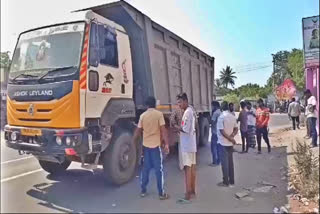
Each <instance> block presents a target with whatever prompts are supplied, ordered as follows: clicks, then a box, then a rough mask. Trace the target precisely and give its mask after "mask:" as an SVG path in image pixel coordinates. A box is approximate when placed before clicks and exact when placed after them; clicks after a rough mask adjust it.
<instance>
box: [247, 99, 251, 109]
mask: <svg viewBox="0 0 320 214" xmlns="http://www.w3.org/2000/svg"><path fill="white" fill-rule="evenodd" d="M251 108H252V104H251V103H250V102H249V101H247V109H248V110H250V109H251Z"/></svg>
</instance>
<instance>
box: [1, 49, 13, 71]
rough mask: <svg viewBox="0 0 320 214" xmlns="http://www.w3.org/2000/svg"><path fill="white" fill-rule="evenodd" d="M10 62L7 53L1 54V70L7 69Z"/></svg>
mask: <svg viewBox="0 0 320 214" xmlns="http://www.w3.org/2000/svg"><path fill="white" fill-rule="evenodd" d="M10 63H11V60H10V56H9V51H7V52H1V68H8V67H9V66H10Z"/></svg>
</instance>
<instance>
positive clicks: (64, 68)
mask: <svg viewBox="0 0 320 214" xmlns="http://www.w3.org/2000/svg"><path fill="white" fill-rule="evenodd" d="M76 67H77V66H74V65H73V66H65V67H60V68H54V69H51V70H49V71H47V72H46V73H45V74H43V75H42V76H40V77H39V79H38V82H39V81H40V80H42V79H43V78H44V77H46V76H47V75H48V74H51V73H54V72H56V71H61V70H66V69H69V68H76Z"/></svg>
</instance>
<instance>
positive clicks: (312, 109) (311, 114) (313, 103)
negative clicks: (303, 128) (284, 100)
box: [304, 89, 318, 147]
mask: <svg viewBox="0 0 320 214" xmlns="http://www.w3.org/2000/svg"><path fill="white" fill-rule="evenodd" d="M304 95H305V96H306V99H307V107H306V115H307V123H309V127H310V132H311V136H312V144H311V146H312V147H317V146H318V145H317V140H318V133H317V127H316V126H317V109H316V108H317V100H316V98H315V96H312V94H311V91H310V90H309V89H307V90H306V91H305V92H304Z"/></svg>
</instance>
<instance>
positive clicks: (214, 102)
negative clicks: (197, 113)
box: [211, 100, 220, 108]
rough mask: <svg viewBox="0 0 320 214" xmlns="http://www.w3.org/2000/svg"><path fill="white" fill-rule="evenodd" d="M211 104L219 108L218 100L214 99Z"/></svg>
mask: <svg viewBox="0 0 320 214" xmlns="http://www.w3.org/2000/svg"><path fill="white" fill-rule="evenodd" d="M211 105H212V106H214V107H217V108H220V103H219V102H218V101H216V100H214V101H212V102H211Z"/></svg>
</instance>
